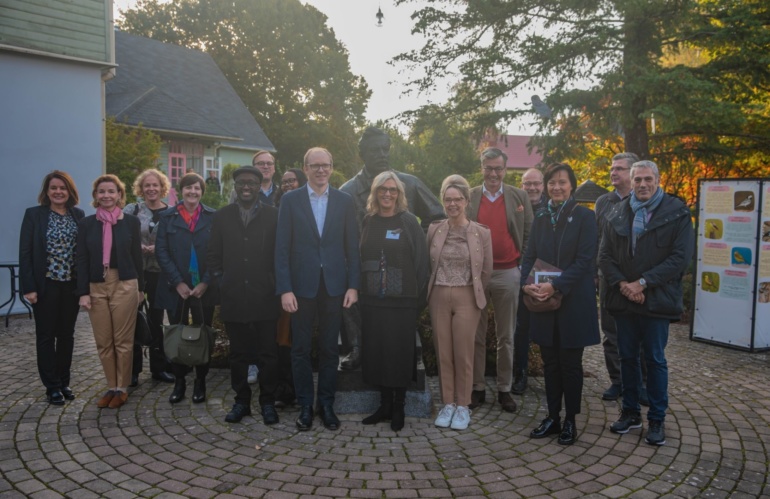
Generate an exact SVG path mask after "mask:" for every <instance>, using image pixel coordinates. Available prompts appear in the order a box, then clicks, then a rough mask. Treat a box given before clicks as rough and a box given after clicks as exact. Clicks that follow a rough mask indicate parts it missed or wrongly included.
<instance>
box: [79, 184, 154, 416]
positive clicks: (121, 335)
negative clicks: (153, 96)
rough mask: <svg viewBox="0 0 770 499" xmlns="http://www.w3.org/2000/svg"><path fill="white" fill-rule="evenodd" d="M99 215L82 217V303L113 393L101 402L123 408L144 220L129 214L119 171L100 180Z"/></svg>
mask: <svg viewBox="0 0 770 499" xmlns="http://www.w3.org/2000/svg"><path fill="white" fill-rule="evenodd" d="M93 197H94V200H93V203H92V205H93V206H94V207H95V208H96V214H95V215H91V216H88V217H86V218H84V219H83V220H81V222H80V228H79V230H78V246H77V262H78V266H77V271H78V295H79V296H80V306H81V307H83V308H84V309H86V310H88V316H89V317H90V319H91V326H92V327H93V331H94V339H95V340H96V349H97V351H98V352H99V359H100V360H101V362H102V367H103V368H104V375H105V377H106V378H107V388H108V390H107V393H106V394H105V395H104V396H103V397H102V398H100V399H99V400H98V401H97V403H96V405H97V407H99V408H100V409H102V408H105V407H109V408H111V409H117V408H118V407H120V406H122V405H123V404H125V403H126V400H128V392H127V390H128V385H129V383H130V382H131V364H132V352H133V346H134V327H135V325H136V309H137V307H138V306H139V303H140V302H141V299H142V294H143V293H142V290H143V289H144V276H143V260H142V236H141V227H140V223H139V219H138V218H136V217H135V216H133V215H128V214H124V213H123V212H122V210H121V208H122V207H123V205H124V204H125V202H126V187H125V185H124V184H123V182H121V181H120V179H119V178H118V177H116V176H115V175H109V174H108V175H102V176H101V177H99V178H97V179H96V180H95V181H94V190H93Z"/></svg>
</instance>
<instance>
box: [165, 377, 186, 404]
mask: <svg viewBox="0 0 770 499" xmlns="http://www.w3.org/2000/svg"><path fill="white" fill-rule="evenodd" d="M185 390H187V382H186V381H185V379H184V376H177V378H176V380H175V381H174V391H173V392H171V396H170V397H169V398H168V401H169V402H171V403H172V404H176V403H177V402H179V401H180V400H182V399H183V398H184V392H185Z"/></svg>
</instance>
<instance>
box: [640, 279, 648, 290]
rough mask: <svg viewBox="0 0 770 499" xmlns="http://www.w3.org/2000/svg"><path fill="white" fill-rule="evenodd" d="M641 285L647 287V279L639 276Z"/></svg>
mask: <svg viewBox="0 0 770 499" xmlns="http://www.w3.org/2000/svg"><path fill="white" fill-rule="evenodd" d="M639 285H640V286H641V287H643V288H646V287H647V281H645V280H644V277H640V278H639Z"/></svg>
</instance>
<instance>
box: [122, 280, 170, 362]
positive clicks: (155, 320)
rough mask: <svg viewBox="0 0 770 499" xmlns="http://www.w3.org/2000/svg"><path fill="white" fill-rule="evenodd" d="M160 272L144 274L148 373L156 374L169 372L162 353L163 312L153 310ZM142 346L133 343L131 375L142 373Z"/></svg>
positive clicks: (164, 355) (157, 309)
mask: <svg viewBox="0 0 770 499" xmlns="http://www.w3.org/2000/svg"><path fill="white" fill-rule="evenodd" d="M159 277H160V272H145V273H144V289H145V292H146V293H147V304H148V305H149V317H148V318H149V319H150V331H152V345H151V346H150V347H149V350H150V372H151V373H152V374H158V373H160V372H163V371H170V370H171V363H170V362H169V361H168V359H166V354H165V353H164V352H163V314H164V313H165V310H163V309H162V308H155V296H156V293H157V291H158V278H159ZM142 362H143V361H142V346H141V345H139V344H138V343H134V358H133V366H132V369H131V373H132V374H133V375H134V376H136V375H138V374H139V373H140V372H142Z"/></svg>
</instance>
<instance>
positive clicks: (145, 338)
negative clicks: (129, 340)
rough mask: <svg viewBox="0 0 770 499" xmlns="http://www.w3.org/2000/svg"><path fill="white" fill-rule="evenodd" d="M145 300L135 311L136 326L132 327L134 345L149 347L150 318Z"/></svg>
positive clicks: (150, 337)
mask: <svg viewBox="0 0 770 499" xmlns="http://www.w3.org/2000/svg"><path fill="white" fill-rule="evenodd" d="M149 313H150V312H149V310H148V307H147V300H142V303H140V304H139V308H138V309H137V310H136V326H135V327H134V343H136V344H138V345H142V346H143V347H149V346H151V345H152V340H153V338H152V330H151V329H150V317H149Z"/></svg>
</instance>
